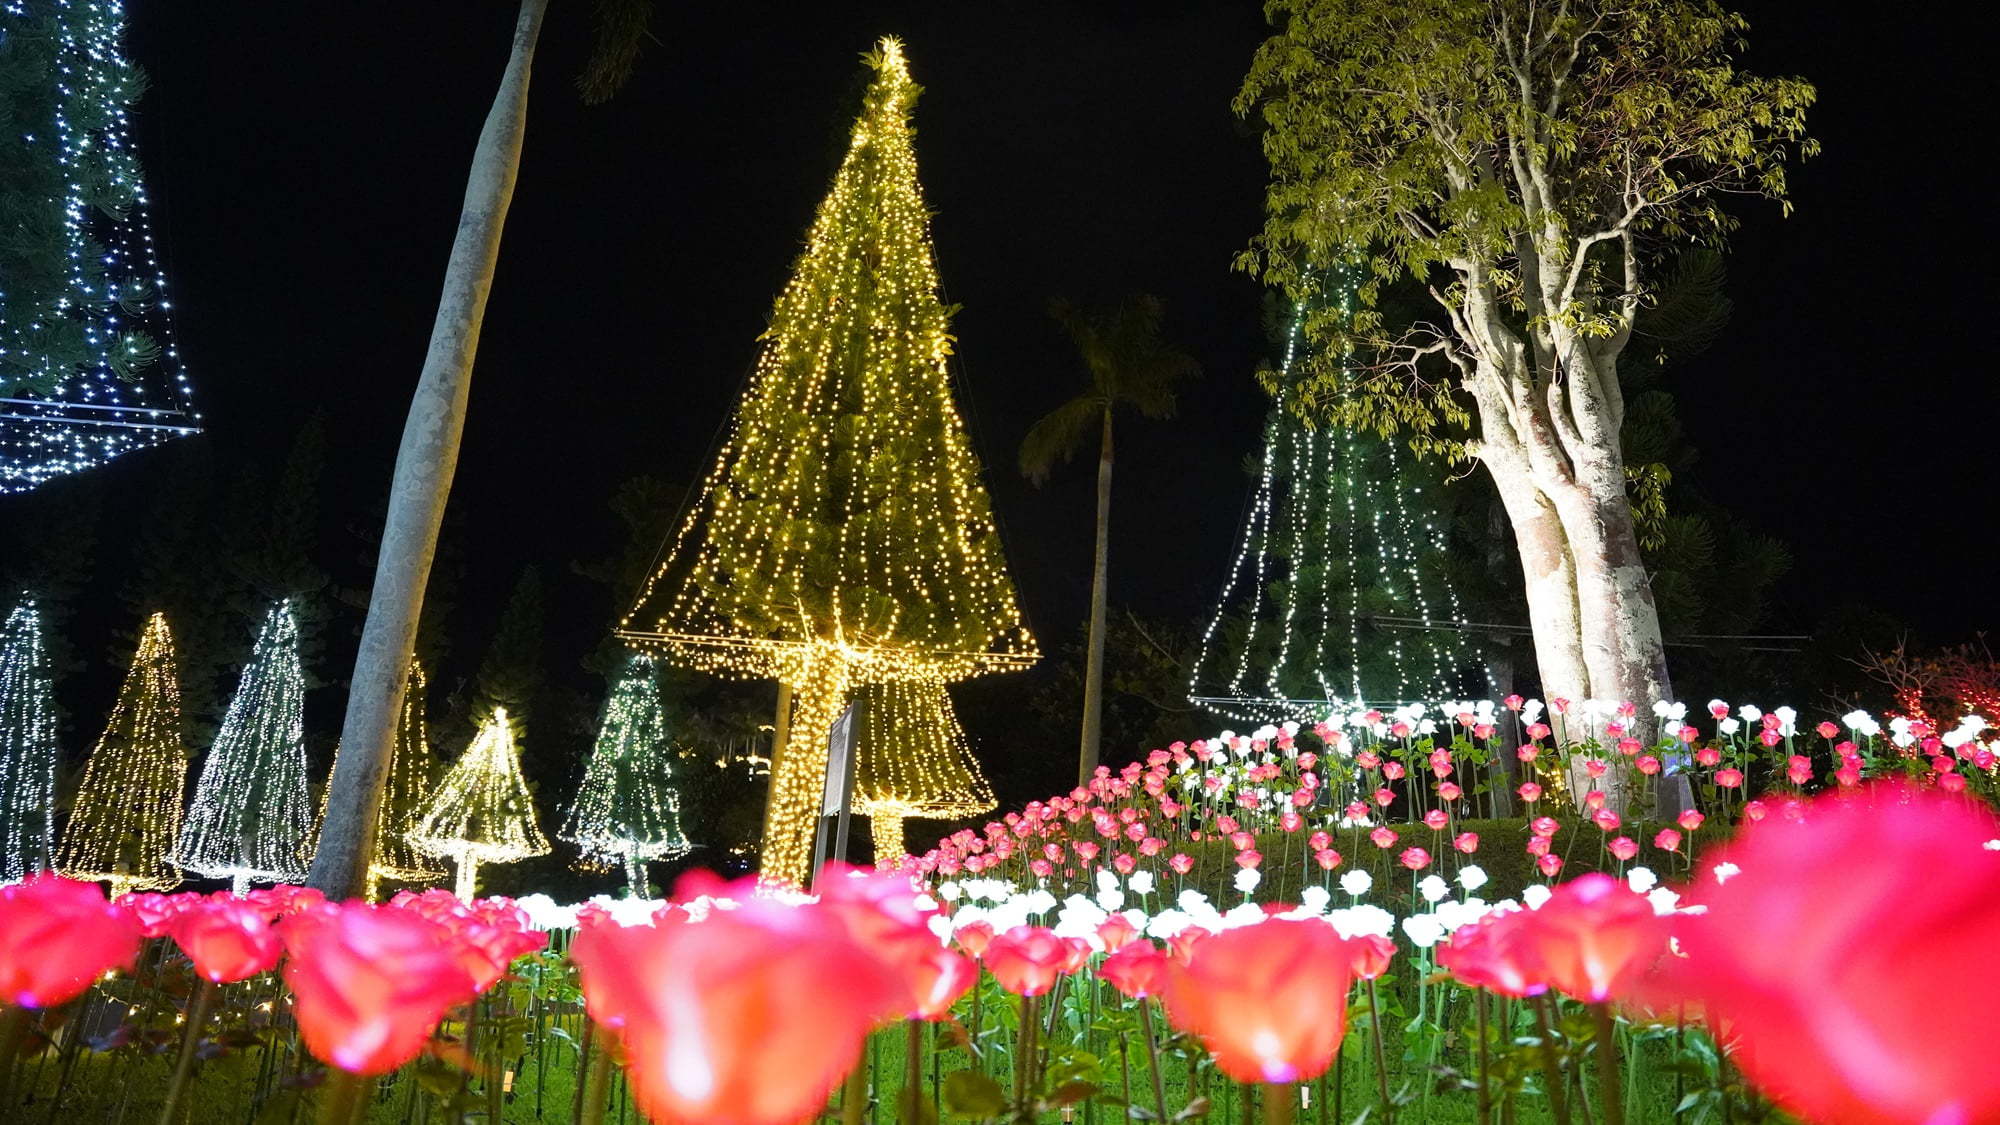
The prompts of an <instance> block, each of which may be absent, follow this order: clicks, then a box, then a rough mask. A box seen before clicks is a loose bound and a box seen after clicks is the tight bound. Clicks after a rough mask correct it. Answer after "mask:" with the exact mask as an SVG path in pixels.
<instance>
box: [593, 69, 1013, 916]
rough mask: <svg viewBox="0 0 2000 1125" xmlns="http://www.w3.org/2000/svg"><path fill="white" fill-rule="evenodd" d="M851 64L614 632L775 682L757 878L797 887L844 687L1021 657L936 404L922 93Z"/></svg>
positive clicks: (900, 74)
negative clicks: (662, 551) (746, 350)
mask: <svg viewBox="0 0 2000 1125" xmlns="http://www.w3.org/2000/svg"><path fill="white" fill-rule="evenodd" d="M867 61H868V64H869V66H871V67H872V68H874V71H875V77H874V80H873V82H872V83H871V84H870V86H869V87H868V91H867V94H866V96H865V98H864V100H863V107H862V112H861V117H860V119H859V120H858V121H856V122H855V125H854V133H853V137H852V141H851V143H850V145H849V147H848V150H847V155H846V157H845V159H844V160H843V161H842V163H841V166H840V171H839V173H838V174H837V175H836V176H835V178H834V182H833V187H832V189H831V190H830V191H829V192H828V194H827V196H826V198H825V199H824V200H823V201H822V202H821V203H820V206H819V211H818V214H817V216H816V217H815V219H814V221H813V224H812V228H811V230H810V231H809V232H808V234H807V236H806V249H805V252H804V254H802V255H801V256H800V258H799V260H798V262H797V264H796V265H795V267H794V269H793V273H792V278H791V280H790V282H789V283H788V284H787V285H786V286H785V288H784V291H783V292H782V293H780V294H779V296H778V299H777V302H776V304H775V306H774V307H773V308H772V311H771V318H770V327H769V328H768V329H767V330H766V331H765V333H764V335H763V337H762V352H761V354H760V355H759V357H758V362H757V367H756V370H755V373H754V374H753V375H752V376H751V380H750V385H749V387H748V388H747V389H746V390H745V392H744V395H743V398H742V400H741V402H739V403H738V405H737V409H736V415H735V417H734V419H733V421H732V424H731V428H730V432H729V437H728V441H727V442H726V443H725V444H724V446H723V448H722V451H721V453H720V455H719V456H718V458H717V460H716V463H715V466H714V468H713V469H712V470H711V471H710V473H709V476H708V479H707V480H706V481H705V482H704V483H703V485H702V488H701V491H700V493H699V494H698V496H697V497H696V501H695V503H694V504H693V505H691V506H690V509H689V513H688V517H687V519H686V521H685V522H684V523H683V524H682V525H681V527H680V529H679V530H678V531H677V532H676V534H675V537H674V539H673V540H672V541H671V542H670V543H669V544H668V545H667V550H666V561H665V563H664V564H663V565H662V567H661V569H660V571H659V572H658V573H657V574H656V575H655V576H654V578H653V580H652V581H651V582H649V583H648V584H647V587H646V589H645V590H644V591H643V592H642V593H641V595H640V598H639V600H638V603H637V604H636V605H635V606H634V608H633V611H632V613H631V614H629V615H628V616H627V618H626V620H625V623H624V626H623V633H624V636H625V638H626V640H627V641H628V642H630V643H632V644H634V645H635V646H638V647H641V648H648V649H651V650H654V651H658V652H662V653H664V654H665V655H667V656H668V657H670V658H671V659H674V660H676V661H678V662H681V663H685V664H689V665H692V666H695V667H698V668H704V669H707V670H710V671H716V672H724V673H730V674H735V675H742V676H756V677H772V678H775V679H777V680H778V681H779V683H780V684H781V685H782V689H781V692H780V697H781V699H789V700H790V701H791V708H790V713H789V714H786V713H785V711H786V709H785V707H784V706H783V705H781V707H780V715H779V726H780V728H781V729H783V730H785V731H786V732H787V734H786V738H785V739H784V740H783V744H782V745H780V746H779V747H777V749H776V751H775V753H774V758H775V759H776V760H775V762H774V764H773V767H772V779H771V797H770V802H769V804H768V806H767V809H766V813H765V823H764V849H763V869H764V873H765V874H766V875H768V876H773V877H776V878H780V879H787V880H791V881H794V882H801V881H803V880H804V878H805V877H806V874H807V867H808V865H809V863H810V858H811V851H812V838H813V829H814V826H815V821H816V817H817V814H818V811H819V801H820V793H821V780H822V777H823V775H824V773H825V770H826V760H827V745H826V738H827V730H828V728H829V727H830V726H831V724H832V723H833V721H834V719H835V718H836V717H837V716H838V714H839V712H840V709H841V707H842V705H843V704H844V703H845V701H846V699H847V697H848V694H849V692H850V691H851V690H852V689H853V688H854V687H856V686H858V685H860V684H866V683H883V682H889V681H894V680H904V679H936V680H946V681H948V680H954V679H958V678H962V677H965V676H971V675H977V674H980V673H983V672H989V671H997V670H1004V669H1011V668H1020V667H1025V666H1026V665H1027V664H1029V663H1031V662H1032V661H1033V660H1034V658H1035V655H1036V653H1035V648H1034V641H1033V639H1032V637H1030V635H1029V633H1028V630H1027V628H1026V626H1025V625H1024V624H1023V622H1022V620H1021V615H1020V611H1019V609H1018V607H1017V606H1016V604H1015V599H1014V585H1013V581H1012V579H1010V578H1009V577H1008V574H1007V568H1006V563H1005V560H1004V559H1003V558H1002V556H1001V550H1000V539H999V535H998V533H997V531H996V530H995V528H994V524H993V517H992V514H991V512H990V510H989V507H988V500H987V495H986V489H985V486H984V484H983V483H982V482H981V480H980V469H979V463H978V461H977V459H976V458H975V457H974V456H973V453H972V449H971V446H970V443H969V442H968V440H967V437H966V433H965V426H964V423H963V422H962V421H961V420H960V418H959V415H958V411H957V409H956V408H955V407H954V405H953V402H952V394H951V380H950V369H949V360H950V355H951V332H950V317H951V310H950V309H948V308H947V307H946V306H945V305H944V304H943V302H942V301H940V300H939V297H938V275H937V267H936V263H935V260H934V257H933V254H932V249H931V239H930V217H929V214H928V212H927V211H926V210H925V208H924V201H923V194H922V191H921V189H920V188H919V186H918V184H917V163H916V154H915V150H914V149H913V148H912V146H911V127H910V111H911V106H912V104H913V103H914V102H915V100H916V97H917V93H918V87H917V86H916V84H915V83H914V82H912V81H911V80H910V73H909V69H908V65H907V63H906V62H905V60H904V57H903V51H902V47H901V45H900V44H899V43H898V42H896V41H895V40H893V39H885V40H883V41H882V42H881V44H880V46H879V49H878V50H876V51H875V52H873V53H871V54H870V55H868V56H867Z"/></svg>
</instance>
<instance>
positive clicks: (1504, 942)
mask: <svg viewBox="0 0 2000 1125" xmlns="http://www.w3.org/2000/svg"><path fill="white" fill-rule="evenodd" d="M1532 914H1533V912H1532V911H1526V910H1511V911H1507V912H1505V913H1497V914H1489V915H1487V916H1486V917H1484V918H1481V919H1480V920H1479V921H1477V922H1469V923H1467V924H1466V925H1463V926H1460V927H1459V928H1458V929H1456V930H1453V931H1452V934H1451V938H1450V940H1448V941H1446V942H1445V943H1444V944H1443V945H1440V946H1438V947H1437V963H1438V968H1440V969H1443V970H1444V971H1445V972H1448V973H1450V974H1451V975H1452V979H1454V980H1456V981H1458V982H1459V983H1460V984H1463V985H1466V986H1468V987H1471V988H1483V989H1485V990H1486V991H1488V992H1492V993H1496V994H1498V995H1501V996H1512V997H1515V998H1516V999H1522V998H1526V997H1530V996H1540V995H1541V994H1542V993H1544V992H1547V991H1548V989H1549V985H1548V981H1547V980H1545V979H1544V978H1543V975H1542V966H1541V962H1540V961H1538V960H1537V959H1536V955H1535V954H1536V951H1535V948H1534V947H1533V945H1532V944H1530V943H1528V942H1526V941H1524V940H1523V939H1522V936H1521V935H1522V932H1523V930H1524V928H1525V927H1526V926H1528V925H1530V924H1531V916H1532Z"/></svg>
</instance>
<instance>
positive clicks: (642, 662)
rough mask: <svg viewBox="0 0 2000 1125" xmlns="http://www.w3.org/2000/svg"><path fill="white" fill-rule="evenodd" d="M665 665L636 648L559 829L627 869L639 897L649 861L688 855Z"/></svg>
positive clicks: (593, 857)
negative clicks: (665, 699) (663, 692)
mask: <svg viewBox="0 0 2000 1125" xmlns="http://www.w3.org/2000/svg"><path fill="white" fill-rule="evenodd" d="M658 675H659V669H658V665H657V664H655V663H654V661H653V659H652V658H651V657H648V656H634V657H633V658H632V660H631V661H630V663H628V664H627V665H626V666H625V672H624V674H623V675H621V676H620V677H619V678H618V683H617V684H616V685H615V686H614V687H613V688H612V690H611V700H610V702H608V703H606V704H605V707H604V725H603V726H601V727H600V728H598V731H597V744H596V746H595V747H593V748H592V750H591V753H590V764H589V765H588V766H586V767H585V768H584V774H583V788H582V790H581V791H579V792H578V793H577V797H576V807H575V808H574V809H572V810H570V815H569V821H568V823H566V824H565V825H564V826H563V830H562V832H560V833H559V835H560V836H562V838H563V839H565V840H570V841H573V842H574V843H575V844H576V845H577V846H578V847H580V848H581V849H583V858H584V861H585V862H586V863H591V864H616V865H618V866H620V867H622V868H623V869H624V871H625V879H626V883H627V886H628V887H629V888H630V890H631V893H632V897H633V898H644V897H646V864H647V862H649V861H651V860H660V859H672V858H674V857H675V856H679V855H685V854H686V853H687V851H688V848H689V845H688V841H687V837H686V836H684V835H682V834H681V802H680V795H679V794H678V793H677V792H676V791H675V789H674V777H673V766H672V764H671V763H672V754H671V753H670V752H669V747H668V745H667V714H666V708H665V707H663V706H662V705H661V703H660V684H659V678H658Z"/></svg>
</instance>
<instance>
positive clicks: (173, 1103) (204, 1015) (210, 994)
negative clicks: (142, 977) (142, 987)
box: [160, 980, 218, 1125]
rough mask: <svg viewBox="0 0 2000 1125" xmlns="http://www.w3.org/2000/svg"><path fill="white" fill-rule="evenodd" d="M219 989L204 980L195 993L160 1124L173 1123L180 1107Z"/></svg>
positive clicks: (168, 1124)
mask: <svg viewBox="0 0 2000 1125" xmlns="http://www.w3.org/2000/svg"><path fill="white" fill-rule="evenodd" d="M217 991H218V989H217V986H216V983H215V982H214V981H212V980H205V981H202V982H201V990H200V991H198V992H196V993H195V995H194V1006H193V1007H191V1008H189V1009H188V1014H187V1034H186V1035H185V1036H182V1037H181V1057H180V1061H178V1062H176V1063H175V1064H174V1076H173V1079H172V1080H171V1081H169V1082H168V1083H167V1094H166V1099H165V1100H164V1101H162V1102H161V1103H160V1125H173V1120H174V1115H175V1113H176V1111H178V1110H179V1109H180V1104H181V1092H182V1091H183V1090H185V1089H186V1088H187V1080H188V1075H189V1074H190V1073H192V1072H193V1070H194V1045H195V1043H196V1042H197V1041H199V1040H200V1039H201V1025H202V1024H204V1023H207V1022H208V1010H209V1009H210V1008H213V1007H214V1006H215V994H216V992H217Z"/></svg>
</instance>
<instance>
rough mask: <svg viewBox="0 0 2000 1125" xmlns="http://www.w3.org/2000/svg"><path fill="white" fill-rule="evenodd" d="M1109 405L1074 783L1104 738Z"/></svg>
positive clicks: (1086, 776)
mask: <svg viewBox="0 0 2000 1125" xmlns="http://www.w3.org/2000/svg"><path fill="white" fill-rule="evenodd" d="M1110 555H1111V407H1110V406H1109V405H1106V406H1105V408H1104V436H1103V439H1102V441H1100V442H1099V444H1098V448H1097V562H1096V566H1095V568H1094V569H1093V570H1092V572H1091V576H1090V637H1089V640H1088V642H1087V643H1088V644H1089V654H1088V655H1087V656H1086V658H1085V660H1084V666H1083V740H1082V745H1081V746H1080V747H1079V748H1078V750H1077V756H1076V783H1077V784H1078V785H1088V784H1090V775H1091V774H1093V773H1095V772H1097V758H1098V745H1099V743H1100V742H1102V741H1103V737H1104V603H1105V599H1106V597H1107V595H1108V589H1107V588H1108V587H1109V586H1110V583H1111V559H1110Z"/></svg>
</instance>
